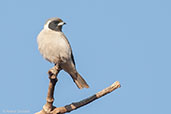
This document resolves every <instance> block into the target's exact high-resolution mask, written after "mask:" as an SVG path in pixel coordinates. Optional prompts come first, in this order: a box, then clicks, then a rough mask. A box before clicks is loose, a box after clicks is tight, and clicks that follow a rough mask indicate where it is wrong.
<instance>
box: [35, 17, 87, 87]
mask: <svg viewBox="0 0 171 114" xmlns="http://www.w3.org/2000/svg"><path fill="white" fill-rule="evenodd" d="M65 24H66V23H65V22H64V21H63V20H62V19H60V18H58V17H53V18H50V19H48V20H47V21H46V23H45V24H44V28H43V29H42V30H41V32H40V33H39V34H38V36H37V43H38V50H39V51H40V53H41V55H42V56H43V58H45V59H46V60H47V61H49V62H51V63H53V64H54V65H58V66H59V67H60V68H61V69H62V70H64V71H65V72H67V73H68V74H69V75H70V76H71V78H72V79H73V81H74V82H75V84H76V85H77V87H78V88H79V89H82V88H89V85H88V84H87V82H86V81H85V80H84V78H83V77H82V76H81V75H80V74H79V73H78V72H77V69H76V65H75V61H74V56H73V53H72V48H71V45H70V43H69V41H68V39H67V37H66V36H65V35H64V33H63V32H62V27H63V25H65Z"/></svg>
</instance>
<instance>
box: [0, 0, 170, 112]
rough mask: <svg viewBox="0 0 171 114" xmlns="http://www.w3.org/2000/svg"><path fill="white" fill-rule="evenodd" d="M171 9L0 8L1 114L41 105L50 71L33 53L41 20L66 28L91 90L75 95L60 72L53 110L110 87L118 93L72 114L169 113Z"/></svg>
mask: <svg viewBox="0 0 171 114" xmlns="http://www.w3.org/2000/svg"><path fill="white" fill-rule="evenodd" d="M170 5H171V1H169V0H84V1H83V0H82V1H81V0H72V1H71V0H70V1H69V0H60V1H59V0H46V1H45V0H44V1H42V0H29V1H23V0H3V1H0V14H1V21H0V31H1V34H0V52H1V59H0V69H1V80H0V90H1V95H0V96H1V97H0V113H1V114H2V113H6V114H7V113H15V112H9V111H18V112H16V113H19V111H28V112H26V114H31V113H35V112H37V111H39V110H41V109H42V106H43V105H44V104H45V102H46V94H47V89H48V83H49V80H48V76H47V71H48V70H49V69H50V68H51V67H52V66H53V65H52V64H50V63H48V62H47V61H45V60H44V59H43V57H42V56H41V55H40V53H39V51H38V49H37V42H36V37H37V35H38V33H39V32H40V31H41V29H42V28H43V25H44V23H45V22H46V20H47V19H48V18H51V17H60V18H62V19H63V20H64V21H65V22H66V23H67V25H66V26H64V27H63V32H64V33H65V35H66V36H67V37H68V39H69V41H70V43H71V46H72V48H73V53H74V57H75V61H76V65H77V66H76V67H77V70H78V71H79V72H80V74H82V76H83V77H84V78H85V79H86V81H87V82H88V84H89V85H90V88H89V89H83V90H79V89H77V87H76V86H75V84H74V83H73V81H72V79H71V78H70V76H69V75H68V74H67V73H65V72H64V71H63V72H60V74H59V76H58V79H59V81H58V83H57V85H56V88H55V102H54V105H55V106H58V107H59V106H64V105H66V104H69V103H71V102H75V101H79V100H81V99H83V98H86V97H88V96H90V95H93V94H94V93H96V92H98V91H100V90H101V89H103V88H106V87H107V86H109V85H111V84H112V83H113V82H115V81H117V80H118V81H120V83H121V85H122V87H121V88H120V89H118V90H116V91H115V92H113V93H111V94H109V95H107V96H104V97H103V98H101V99H99V100H97V101H95V102H93V103H91V104H88V105H86V106H84V107H82V108H80V109H78V110H76V111H73V112H71V113H72V114H87V113H90V114H93V113H96V114H104V113H110V114H114V113H116V114H125V113H127V114H137V113H138V114H144V113H146V114H164V113H166V114H169V113H171V110H170V106H171V97H170V96H171V91H170V87H171V83H170V81H171V77H170V76H171V53H170V51H171V44H170V43H171V32H170V31H171V15H170V12H171V7H170Z"/></svg>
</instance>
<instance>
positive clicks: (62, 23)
mask: <svg viewBox="0 0 171 114" xmlns="http://www.w3.org/2000/svg"><path fill="white" fill-rule="evenodd" d="M65 24H66V23H65V22H60V23H58V26H62V25H65Z"/></svg>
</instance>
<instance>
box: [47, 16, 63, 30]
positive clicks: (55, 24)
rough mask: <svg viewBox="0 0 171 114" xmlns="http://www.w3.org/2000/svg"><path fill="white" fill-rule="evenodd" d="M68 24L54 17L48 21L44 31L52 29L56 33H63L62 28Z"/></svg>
mask: <svg viewBox="0 0 171 114" xmlns="http://www.w3.org/2000/svg"><path fill="white" fill-rule="evenodd" d="M64 24H66V23H65V22H63V21H62V19H60V18H57V17H54V18H50V19H48V20H47V22H46V23H45V25H44V29H50V30H54V31H62V26H63V25H64Z"/></svg>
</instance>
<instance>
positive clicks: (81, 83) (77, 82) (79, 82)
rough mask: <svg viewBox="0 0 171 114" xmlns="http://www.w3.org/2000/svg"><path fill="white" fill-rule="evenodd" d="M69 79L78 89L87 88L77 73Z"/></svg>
mask: <svg viewBox="0 0 171 114" xmlns="http://www.w3.org/2000/svg"><path fill="white" fill-rule="evenodd" d="M71 77H72V79H73V80H74V82H75V84H76V85H77V87H78V88H79V89H82V88H89V86H88V84H87V82H86V81H85V80H84V79H83V78H82V76H81V75H80V74H79V73H78V72H77V73H76V75H75V76H72V75H71Z"/></svg>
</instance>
